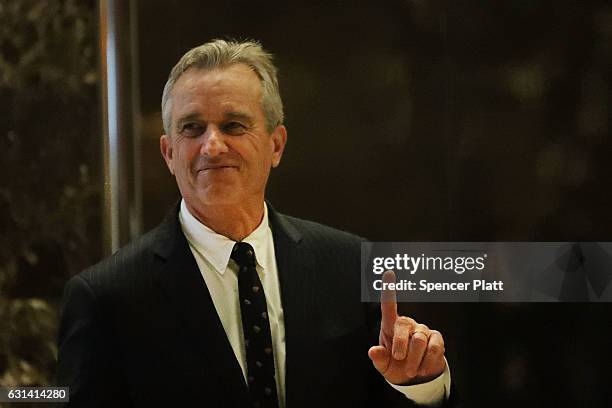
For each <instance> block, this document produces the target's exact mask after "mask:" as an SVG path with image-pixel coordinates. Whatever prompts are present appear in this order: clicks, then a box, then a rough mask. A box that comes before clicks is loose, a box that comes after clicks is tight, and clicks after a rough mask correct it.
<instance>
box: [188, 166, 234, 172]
mask: <svg viewBox="0 0 612 408" xmlns="http://www.w3.org/2000/svg"><path fill="white" fill-rule="evenodd" d="M237 168H238V167H237V166H229V165H227V166H208V167H204V168H203V169H200V170H198V172H200V171H207V170H223V169H237Z"/></svg>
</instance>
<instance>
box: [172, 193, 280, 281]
mask: <svg viewBox="0 0 612 408" xmlns="http://www.w3.org/2000/svg"><path fill="white" fill-rule="evenodd" d="M179 221H180V223H181V228H182V230H183V233H184V234H185V237H186V238H187V241H189V244H190V245H191V247H192V248H194V249H195V250H196V251H197V252H198V253H199V254H200V255H202V256H203V257H204V258H206V260H207V261H208V262H210V263H211V264H212V266H213V267H214V268H215V270H216V271H217V272H219V273H220V274H221V275H223V274H224V273H225V269H227V265H228V263H229V260H230V256H231V254H232V249H233V248H234V244H236V241H233V240H231V239H230V238H227V237H226V236H223V235H221V234H217V233H216V232H215V231H213V230H212V229H210V228H209V227H207V226H206V225H204V224H202V223H201V222H200V221H199V220H198V219H197V218H195V217H194V216H193V215H192V214H191V212H189V209H188V208H187V204H185V200H184V199H182V200H181V208H180V211H179ZM269 231H270V230H269V227H268V206H267V205H266V203H265V202H264V215H263V218H262V220H261V223H260V224H259V225H258V226H257V228H255V230H254V231H253V232H251V233H250V234H249V236H247V237H246V238H244V239H243V240H242V242H246V243H248V244H250V245H251V246H252V247H253V249H254V250H255V258H256V259H257V264H258V265H259V266H260V267H261V268H262V270H263V271H264V272H265V270H266V264H267V260H268V259H267V258H268V257H267V256H266V254H267V246H268V244H269V240H268V239H267V234H268V233H270V232H269Z"/></svg>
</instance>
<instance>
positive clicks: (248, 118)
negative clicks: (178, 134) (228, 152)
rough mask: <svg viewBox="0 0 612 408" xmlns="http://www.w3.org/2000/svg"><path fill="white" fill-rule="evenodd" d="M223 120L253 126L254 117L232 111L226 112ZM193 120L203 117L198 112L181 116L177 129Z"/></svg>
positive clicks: (177, 122)
mask: <svg viewBox="0 0 612 408" xmlns="http://www.w3.org/2000/svg"><path fill="white" fill-rule="evenodd" d="M223 119H224V120H232V119H233V120H242V121H244V122H247V124H248V125H252V124H253V117H252V116H251V115H249V114H248V113H244V112H238V111H230V112H225V113H224V114H223ZM191 120H202V119H201V116H200V114H199V113H197V112H193V113H188V114H186V115H184V116H181V117H180V118H179V119H178V120H177V121H176V125H177V127H180V126H181V125H182V124H184V123H185V122H189V121H191Z"/></svg>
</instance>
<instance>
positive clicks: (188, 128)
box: [180, 122, 204, 137]
mask: <svg viewBox="0 0 612 408" xmlns="http://www.w3.org/2000/svg"><path fill="white" fill-rule="evenodd" d="M180 133H181V135H183V136H185V137H198V136H200V135H201V134H202V133H204V127H203V126H202V125H200V124H198V123H195V122H189V123H185V124H184V125H183V127H181V131H180Z"/></svg>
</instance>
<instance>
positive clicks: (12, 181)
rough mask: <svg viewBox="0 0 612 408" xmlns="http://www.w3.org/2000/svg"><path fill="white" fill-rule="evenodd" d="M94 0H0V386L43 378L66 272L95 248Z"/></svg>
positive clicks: (95, 255) (50, 365)
mask: <svg viewBox="0 0 612 408" xmlns="http://www.w3.org/2000/svg"><path fill="white" fill-rule="evenodd" d="M97 19H98V17H97V3H96V1H72V0H45V1H40V0H39V1H37V0H26V1H7V0H2V1H0V152H1V153H0V169H1V170H0V231H1V232H0V386H10V385H16V384H19V385H37V384H49V383H50V382H51V381H52V380H53V375H54V367H55V358H56V352H57V350H56V332H57V315H58V306H59V299H60V296H61V292H62V288H63V285H64V282H65V281H66V279H67V278H68V277H69V276H71V275H73V274H75V273H77V272H78V271H80V270H82V269H83V268H84V267H86V266H87V265H90V264H92V263H93V262H95V261H97V260H98V259H99V258H100V256H101V252H102V236H101V222H102V221H101V215H102V213H101V205H102V201H101V191H102V179H101V152H102V129H101V121H100V100H99V93H98V83H99V73H98V44H97V35H98V34H97V30H98V27H97Z"/></svg>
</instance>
